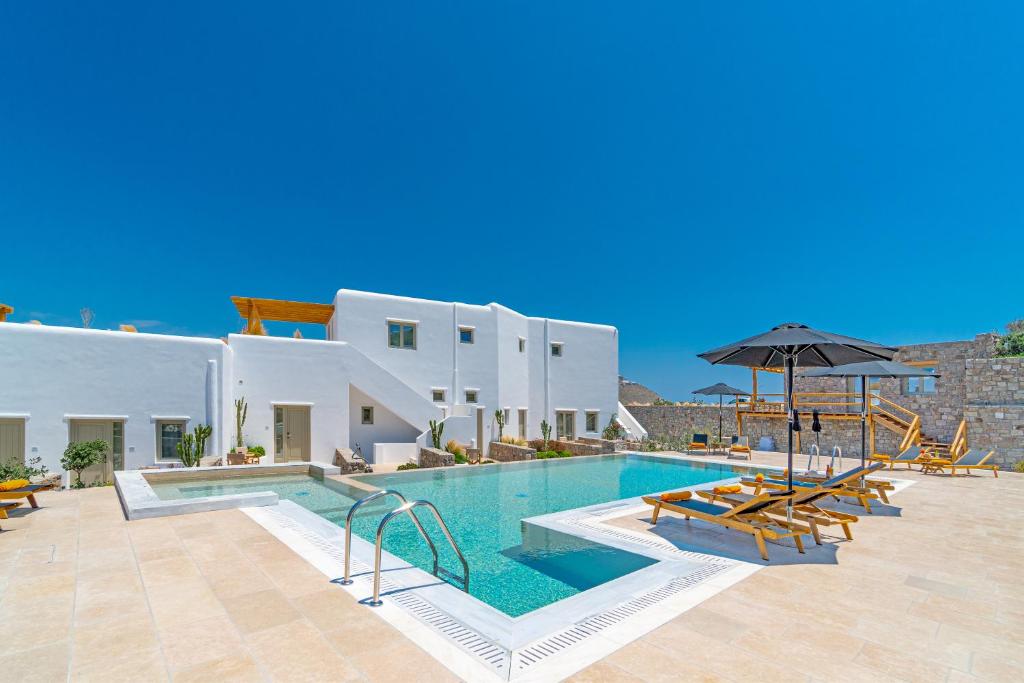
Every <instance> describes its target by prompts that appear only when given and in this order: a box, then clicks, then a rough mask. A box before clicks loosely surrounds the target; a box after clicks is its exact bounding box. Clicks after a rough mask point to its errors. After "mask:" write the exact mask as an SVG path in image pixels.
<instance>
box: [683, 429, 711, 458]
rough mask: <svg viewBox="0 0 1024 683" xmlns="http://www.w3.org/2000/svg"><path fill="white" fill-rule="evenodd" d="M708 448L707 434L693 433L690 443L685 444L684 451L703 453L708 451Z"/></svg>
mask: <svg viewBox="0 0 1024 683" xmlns="http://www.w3.org/2000/svg"><path fill="white" fill-rule="evenodd" d="M708 448H709V440H708V435H707V434H694V435H693V441H691V442H690V445H689V446H687V448H686V452H687V453H693V452H694V451H701V452H703V453H708V452H709V451H708Z"/></svg>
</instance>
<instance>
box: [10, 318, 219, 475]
mask: <svg viewBox="0 0 1024 683" xmlns="http://www.w3.org/2000/svg"><path fill="white" fill-rule="evenodd" d="M230 357H231V351H230V349H228V347H227V346H225V345H224V343H223V342H221V341H220V340H217V339H196V338H190V337H176V336H171V335H156V334H139V333H130V332H110V331H105V330H85V329H77V328H68V327H52V326H42V325H20V324H15V323H0V378H2V380H0V381H2V387H0V414H7V415H19V416H21V415H24V416H27V418H28V419H27V421H26V424H25V445H26V451H27V453H26V460H28V459H31V458H34V457H36V456H41V457H42V461H43V464H45V465H46V466H47V467H48V468H49V469H50V470H51V471H60V469H61V467H60V458H61V456H62V455H63V453H64V449H65V448H66V447H67V444H68V439H69V429H70V420H71V419H84V418H86V417H94V418H97V419H122V420H124V458H125V467H126V468H129V469H136V468H139V467H144V466H147V465H153V464H155V463H156V454H157V432H156V422H155V420H156V418H187V420H188V424H187V428H188V429H189V430H191V429H192V428H193V427H195V426H196V425H198V424H210V425H212V426H214V428H215V429H214V436H213V437H212V438H211V440H210V442H209V443H208V446H207V448H208V452H210V453H215V452H219V450H220V448H221V445H222V443H223V441H222V440H221V438H220V433H219V432H220V430H219V426H220V424H222V423H223V419H224V411H223V410H222V408H223V403H224V401H223V390H224V387H225V385H226V375H225V368H226V366H227V365H229V362H230ZM218 416H219V417H218Z"/></svg>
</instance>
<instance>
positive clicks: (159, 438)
mask: <svg viewBox="0 0 1024 683" xmlns="http://www.w3.org/2000/svg"><path fill="white" fill-rule="evenodd" d="M155 422H156V461H157V462H181V457H180V456H179V455H178V450H177V448H175V449H174V455H173V456H171V457H169V458H166V457H164V454H163V453H164V435H163V427H164V425H180V426H181V431H180V432H179V434H178V443H181V440H182V437H184V436H185V434H187V433H188V420H155ZM114 438H115V440H116V439H117V435H116V434H115V437H114ZM120 438H121V440H122V442H123V439H124V432H123V427H122V433H121V435H120ZM115 446H116V444H111V450H112V451H114V450H115ZM121 448H122V452H123V448H124V447H123V446H122V447H121Z"/></svg>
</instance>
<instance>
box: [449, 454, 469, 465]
mask: <svg viewBox="0 0 1024 683" xmlns="http://www.w3.org/2000/svg"><path fill="white" fill-rule="evenodd" d="M452 457H453V458H455V464H456V465H465V464H466V463H468V462H469V460H467V459H466V454H465V453H452Z"/></svg>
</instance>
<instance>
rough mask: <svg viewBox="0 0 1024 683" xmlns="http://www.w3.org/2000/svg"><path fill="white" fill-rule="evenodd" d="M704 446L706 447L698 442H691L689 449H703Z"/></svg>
mask: <svg viewBox="0 0 1024 683" xmlns="http://www.w3.org/2000/svg"><path fill="white" fill-rule="evenodd" d="M705 446H707V444H706V443H701V442H700V441H691V442H690V448H704V447H705Z"/></svg>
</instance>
